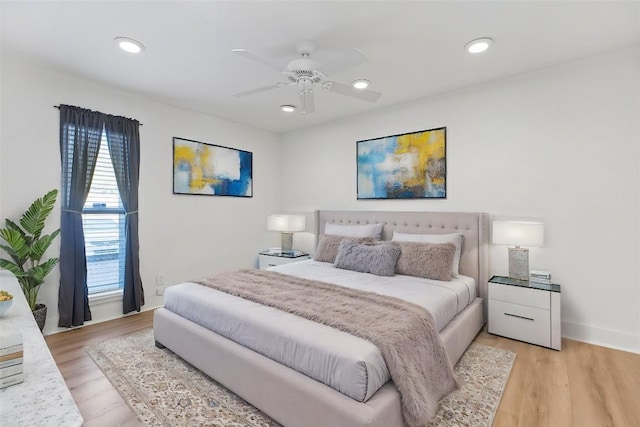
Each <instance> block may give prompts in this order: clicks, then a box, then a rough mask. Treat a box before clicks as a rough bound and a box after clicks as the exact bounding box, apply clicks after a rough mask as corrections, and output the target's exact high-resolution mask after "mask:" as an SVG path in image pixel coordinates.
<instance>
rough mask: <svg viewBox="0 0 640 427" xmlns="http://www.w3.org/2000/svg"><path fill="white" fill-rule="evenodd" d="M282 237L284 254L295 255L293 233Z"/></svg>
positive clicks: (283, 234) (282, 234)
mask: <svg viewBox="0 0 640 427" xmlns="http://www.w3.org/2000/svg"><path fill="white" fill-rule="evenodd" d="M281 237H282V249H281V250H282V253H283V254H288V253H293V233H281Z"/></svg>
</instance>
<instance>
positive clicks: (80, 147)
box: [58, 105, 104, 327]
mask: <svg viewBox="0 0 640 427" xmlns="http://www.w3.org/2000/svg"><path fill="white" fill-rule="evenodd" d="M103 127H104V116H103V115H102V114H101V113H97V112H94V111H91V110H86V109H83V108H78V107H72V106H69V105H61V106H60V160H61V163H62V191H61V195H62V216H61V219H60V288H59V290H58V314H59V320H58V326H60V327H71V326H78V325H82V324H83V323H84V322H85V321H86V320H91V310H90V309H89V291H88V289H87V262H86V257H85V247H84V230H83V228H82V207H83V206H84V203H85V201H86V199H87V195H88V194H89V187H90V185H91V178H92V177H93V172H94V170H95V167H96V159H97V158H98V151H99V150H100V139H101V137H102V129H103Z"/></svg>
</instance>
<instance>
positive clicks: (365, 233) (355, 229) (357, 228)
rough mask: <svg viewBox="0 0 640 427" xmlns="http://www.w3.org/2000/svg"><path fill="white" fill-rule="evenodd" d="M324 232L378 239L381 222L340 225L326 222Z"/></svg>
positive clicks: (380, 233)
mask: <svg viewBox="0 0 640 427" xmlns="http://www.w3.org/2000/svg"><path fill="white" fill-rule="evenodd" d="M324 234H333V235H334V236H347V237H371V238H373V239H375V240H380V236H381V235H382V224H363V225H342V224H331V223H326V224H325V225H324Z"/></svg>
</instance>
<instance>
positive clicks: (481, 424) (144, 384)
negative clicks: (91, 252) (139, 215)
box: [86, 329, 515, 427]
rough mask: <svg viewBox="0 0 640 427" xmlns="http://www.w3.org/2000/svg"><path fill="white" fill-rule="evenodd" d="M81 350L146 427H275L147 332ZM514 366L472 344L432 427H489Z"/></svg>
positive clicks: (500, 353) (509, 357)
mask: <svg viewBox="0 0 640 427" xmlns="http://www.w3.org/2000/svg"><path fill="white" fill-rule="evenodd" d="M86 350H87V352H88V353H89V355H90V356H91V358H92V359H93V360H94V361H95V362H96V364H97V365H98V366H99V367H100V369H101V370H102V371H103V372H104V374H105V375H106V376H107V378H109V380H110V381H111V383H112V384H113V385H114V387H115V388H116V389H117V390H118V392H119V393H120V395H121V396H122V397H123V399H124V400H125V401H126V402H127V404H128V405H129V406H130V407H131V409H132V410H133V411H134V412H135V413H136V415H137V416H138V418H139V419H140V421H142V422H143V423H144V424H145V425H147V426H153V427H155V426H162V427H169V426H171V427H176V426H184V427H187V426H188V427H191V426H199V427H205V426H210V427H277V426H280V425H279V424H278V423H276V422H275V421H273V420H272V419H270V418H269V417H268V416H267V415H265V414H264V413H263V412H261V411H259V410H258V409H256V408H254V407H253V406H251V405H250V404H249V403H247V402H245V401H244V400H242V399H241V398H240V397H238V396H237V395H236V394H234V393H232V392H230V391H229V390H227V389H226V388H224V387H223V386H222V385H220V384H218V383H217V382H215V381H213V380H211V379H210V378H209V377H207V376H206V375H205V374H204V373H202V372H200V371H199V370H198V369H196V368H194V367H192V366H191V365H189V364H188V363H187V362H185V361H183V360H182V359H181V358H180V357H178V356H176V355H175V354H173V353H172V352H171V351H170V350H168V349H158V348H156V347H155V345H154V340H153V331H151V330H150V329H148V330H144V331H140V332H136V333H133V334H129V335H124V336H121V337H117V338H113V339H110V340H107V341H104V342H101V343H99V344H96V345H92V346H90V347H87V348H86ZM514 360H515V354H514V353H512V352H509V351H506V350H500V349H497V348H493V347H488V346H485V345H481V344H475V343H474V344H472V345H471V346H470V347H469V348H468V349H467V351H466V352H465V354H464V355H463V356H462V358H461V359H460V361H459V362H458V364H457V365H456V366H455V372H456V374H457V375H458V378H459V379H460V382H461V384H462V387H461V388H460V389H459V390H458V391H456V392H454V393H451V394H450V395H449V396H447V397H446V398H445V399H443V400H442V401H441V402H440V408H439V410H438V414H437V416H436V418H435V420H434V421H433V422H432V423H431V426H432V427H453V426H469V427H476V426H477V427H486V426H490V425H491V423H492V421H493V417H494V415H495V412H496V409H497V408H498V404H499V403H500V398H501V397H502V392H503V391H504V388H505V386H506V383H507V379H508V378H509V374H510V372H511V367H512V365H513V361H514ZM295 427H297V426H295ZM300 427H302V426H300Z"/></svg>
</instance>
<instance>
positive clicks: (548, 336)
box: [488, 276, 562, 350]
mask: <svg viewBox="0 0 640 427" xmlns="http://www.w3.org/2000/svg"><path fill="white" fill-rule="evenodd" d="M560 323H561V322H560V285H557V284H549V285H545V284H540V283H534V282H529V281H526V280H517V279H512V278H510V277H503V276H493V277H492V278H491V279H490V280H489V325H488V331H489V333H490V334H494V335H501V336H504V337H507V338H513V339H516V340H520V341H525V342H528V343H531V344H536V345H540V346H543V347H549V348H553V349H555V350H560V349H561V345H562V339H561V334H560V333H561V330H560Z"/></svg>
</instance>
